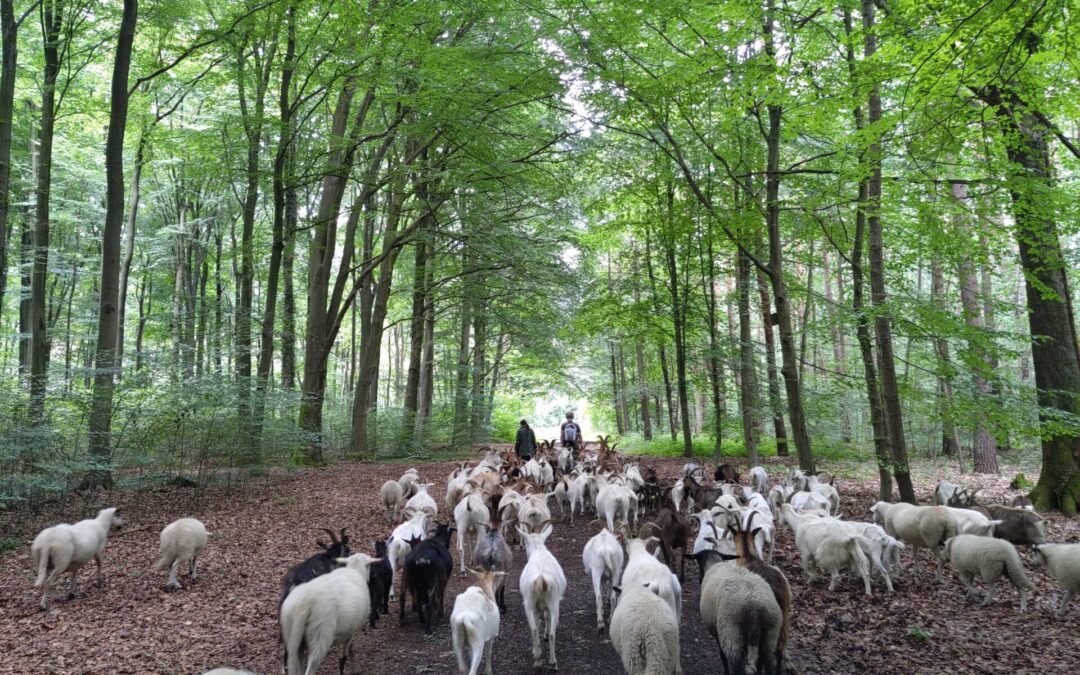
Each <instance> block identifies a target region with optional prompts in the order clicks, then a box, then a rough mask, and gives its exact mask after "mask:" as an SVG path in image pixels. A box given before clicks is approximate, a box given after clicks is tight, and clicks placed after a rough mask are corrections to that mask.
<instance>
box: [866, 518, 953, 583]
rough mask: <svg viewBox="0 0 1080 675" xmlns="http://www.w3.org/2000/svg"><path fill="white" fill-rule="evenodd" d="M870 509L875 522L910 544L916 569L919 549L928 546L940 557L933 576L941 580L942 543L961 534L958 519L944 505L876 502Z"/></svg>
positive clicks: (935, 555)
mask: <svg viewBox="0 0 1080 675" xmlns="http://www.w3.org/2000/svg"><path fill="white" fill-rule="evenodd" d="M870 512H871V513H873V514H874V522H876V523H878V524H879V525H881V526H882V527H884V528H885V531H886V532H888V533H889V534H890V535H892V536H894V537H896V538H897V539H900V540H901V541H903V542H904V543H906V544H910V545H911V549H912V553H911V555H912V560H913V562H912V566H913V567H914V568H915V570H916V571H918V566H919V549H920V548H926V549H929V550H930V552H931V554H932V555H933V556H934V557H935V558H936V559H937V568H936V569H935V571H934V579H935V580H937V581H940V580H941V568H942V565H943V564H944V562H945V558H944V555H943V551H942V542H944V541H945V540H946V539H948V538H950V537H954V536H956V535H957V534H958V532H957V525H956V519H955V518H953V516H952V514H951V513H949V512H948V511H947V510H946V509H945V507H943V506H915V505H913V504H907V503H905V502H900V503H897V504H890V503H888V502H877V503H876V504H874V505H873V506H872V507H870Z"/></svg>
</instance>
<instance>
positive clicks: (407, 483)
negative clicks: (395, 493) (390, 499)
mask: <svg viewBox="0 0 1080 675" xmlns="http://www.w3.org/2000/svg"><path fill="white" fill-rule="evenodd" d="M398 484H400V485H401V492H402V494H403V495H404V496H405V497H412V496H413V495H414V494H416V488H417V486H418V485H419V484H420V472H419V471H417V470H416V469H406V470H405V473H403V474H401V478H398Z"/></svg>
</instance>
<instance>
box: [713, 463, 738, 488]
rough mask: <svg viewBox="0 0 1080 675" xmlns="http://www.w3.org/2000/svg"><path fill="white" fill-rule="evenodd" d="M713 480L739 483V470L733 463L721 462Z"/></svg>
mask: <svg viewBox="0 0 1080 675" xmlns="http://www.w3.org/2000/svg"><path fill="white" fill-rule="evenodd" d="M713 480H715V481H716V482H717V483H738V482H739V472H738V471H737V470H736V469H735V467H734V466H732V465H731V464H721V465H720V466H718V467H716V471H715V472H714V473H713Z"/></svg>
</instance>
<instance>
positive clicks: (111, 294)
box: [72, 0, 139, 486]
mask: <svg viewBox="0 0 1080 675" xmlns="http://www.w3.org/2000/svg"><path fill="white" fill-rule="evenodd" d="M138 13H139V3H138V0H124V11H123V15H122V16H121V19H120V34H119V37H118V38H117V41H116V59H115V60H114V62H113V73H112V89H111V92H110V98H109V131H108V135H107V136H106V139H105V190H106V193H105V228H104V232H103V236H102V242H101V295H100V300H99V305H98V331H97V358H96V359H95V363H94V392H93V396H92V398H91V403H90V437H89V441H90V459H91V460H92V461H93V462H94V463H95V464H96V467H95V468H94V470H93V471H92V472H91V473H90V475H89V476H88V477H87V482H88V483H89V484H90V485H93V486H108V485H111V484H112V470H111V468H110V467H109V464H110V463H111V462H112V443H111V441H110V434H111V430H112V405H113V374H114V368H115V366H116V347H117V339H118V337H119V331H118V328H119V323H118V322H119V318H120V312H119V305H118V301H119V298H120V249H121V238H122V235H123V223H124V131H125V129H126V128H127V112H128V71H129V70H130V69H131V45H132V43H133V42H134V40H135V19H136V17H137V16H138ZM72 292H74V288H73V289H72Z"/></svg>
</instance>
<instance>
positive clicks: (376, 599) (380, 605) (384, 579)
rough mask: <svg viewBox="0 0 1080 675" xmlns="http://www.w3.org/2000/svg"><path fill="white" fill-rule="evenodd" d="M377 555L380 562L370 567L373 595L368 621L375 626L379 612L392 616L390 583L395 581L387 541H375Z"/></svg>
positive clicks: (369, 585) (370, 590)
mask: <svg viewBox="0 0 1080 675" xmlns="http://www.w3.org/2000/svg"><path fill="white" fill-rule="evenodd" d="M375 557H376V558H378V559H379V562H377V563H374V564H372V565H371V566H370V567H369V568H368V592H369V593H370V595H371V615H370V616H369V617H368V623H369V624H370V625H371V627H372V628H374V627H375V620H376V619H378V618H379V612H382V613H383V615H384V616H390V585H391V584H393V583H394V571H393V569H392V568H391V567H390V558H388V557H387V555H386V542H385V541H376V542H375Z"/></svg>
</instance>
